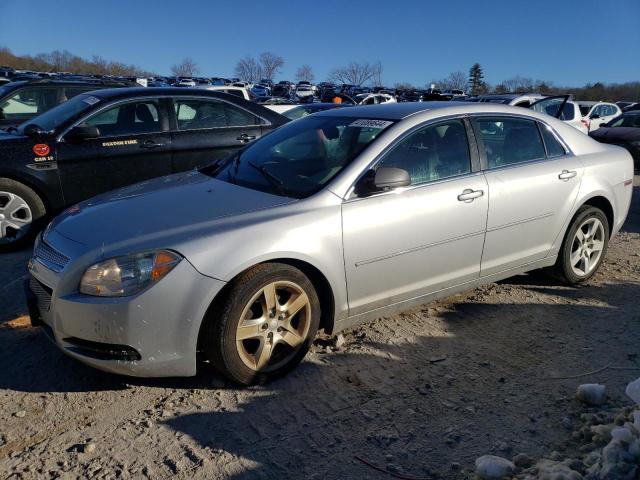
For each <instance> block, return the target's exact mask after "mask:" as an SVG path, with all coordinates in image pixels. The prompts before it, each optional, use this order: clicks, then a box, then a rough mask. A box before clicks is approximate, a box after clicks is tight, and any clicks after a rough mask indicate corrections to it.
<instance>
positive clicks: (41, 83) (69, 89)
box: [0, 78, 134, 128]
mask: <svg viewBox="0 0 640 480" xmlns="http://www.w3.org/2000/svg"><path fill="white" fill-rule="evenodd" d="M133 85H134V84H133V83H127V82H118V81H109V80H97V79H90V78H88V79H86V80H85V79H82V80H55V79H49V78H41V79H37V80H29V81H25V80H22V81H12V82H11V83H7V84H6V85H4V86H2V87H0V128H6V127H10V126H12V125H14V126H15V125H19V124H20V123H22V122H24V121H26V120H29V119H30V118H33V117H35V116H36V115H40V114H41V113H44V112H46V111H47V110H50V109H51V108H53V107H55V106H57V105H60V104H61V103H63V102H66V101H67V100H69V99H70V98H73V97H75V96H76V95H78V94H80V93H85V92H89V91H91V90H97V89H99V88H114V87H127V86H133Z"/></svg>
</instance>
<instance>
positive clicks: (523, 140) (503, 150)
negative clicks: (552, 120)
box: [477, 118, 545, 168]
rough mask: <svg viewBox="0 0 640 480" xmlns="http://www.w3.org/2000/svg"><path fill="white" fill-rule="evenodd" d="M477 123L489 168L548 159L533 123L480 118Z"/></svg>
mask: <svg viewBox="0 0 640 480" xmlns="http://www.w3.org/2000/svg"><path fill="white" fill-rule="evenodd" d="M477 122H478V127H479V129H480V137H481V138H482V143H483V144H484V150H485V153H486V157H487V164H488V167H489V168H497V167H502V166H506V165H515V164H518V163H523V162H531V161H533V160H540V159H544V158H545V151H544V144H543V143H542V138H541V137H540V132H539V131H538V127H537V126H536V123H535V122H534V121H533V120H524V119H516V118H481V119H479V120H478V121H477Z"/></svg>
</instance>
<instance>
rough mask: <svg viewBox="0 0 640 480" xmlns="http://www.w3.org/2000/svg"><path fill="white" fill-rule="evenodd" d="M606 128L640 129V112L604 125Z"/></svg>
mask: <svg viewBox="0 0 640 480" xmlns="http://www.w3.org/2000/svg"><path fill="white" fill-rule="evenodd" d="M604 126H606V127H638V128H640V112H638V113H632V114H624V115H622V116H620V117H618V118H615V119H613V120H611V121H610V122H609V123H607V124H606V125H604Z"/></svg>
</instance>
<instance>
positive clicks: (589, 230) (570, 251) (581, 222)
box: [555, 205, 609, 284]
mask: <svg viewBox="0 0 640 480" xmlns="http://www.w3.org/2000/svg"><path fill="white" fill-rule="evenodd" d="M608 246H609V222H608V220H607V217H606V215H605V214H604V212H603V211H602V210H600V209H599V208H596V207H592V206H591V205H584V206H582V207H581V208H580V209H579V210H578V212H577V213H576V216H575V217H574V219H573V221H572V222H571V225H570V226H569V229H568V230H567V234H566V236H565V238H564V241H563V243H562V247H561V249H560V253H559V255H558V260H557V261H556V265H555V273H556V276H558V277H559V278H560V279H561V280H564V281H565V282H567V283H571V284H575V283H580V282H584V281H585V280H588V279H589V278H591V277H592V276H593V275H595V273H596V272H597V271H598V268H600V265H601V264H602V261H603V260H604V256H605V254H606V252H607V248H608Z"/></svg>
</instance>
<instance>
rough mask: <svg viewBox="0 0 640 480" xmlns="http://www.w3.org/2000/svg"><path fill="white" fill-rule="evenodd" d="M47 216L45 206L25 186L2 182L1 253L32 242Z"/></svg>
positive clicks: (14, 182) (0, 212) (0, 194)
mask: <svg viewBox="0 0 640 480" xmlns="http://www.w3.org/2000/svg"><path fill="white" fill-rule="evenodd" d="M46 216H47V210H46V208H45V206H44V202H43V201H42V199H41V198H40V197H39V196H38V194H37V193H36V192H34V191H33V190H32V189H30V188H29V187H27V186H26V185H24V184H22V183H20V182H16V181H15V180H11V179H9V178H0V253H3V252H8V251H13V250H18V249H20V248H22V247H24V246H26V245H28V244H29V243H31V242H32V241H33V239H34V238H35V236H36V233H37V232H38V231H39V230H40V228H41V227H42V224H43V223H44V221H45V219H46Z"/></svg>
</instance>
